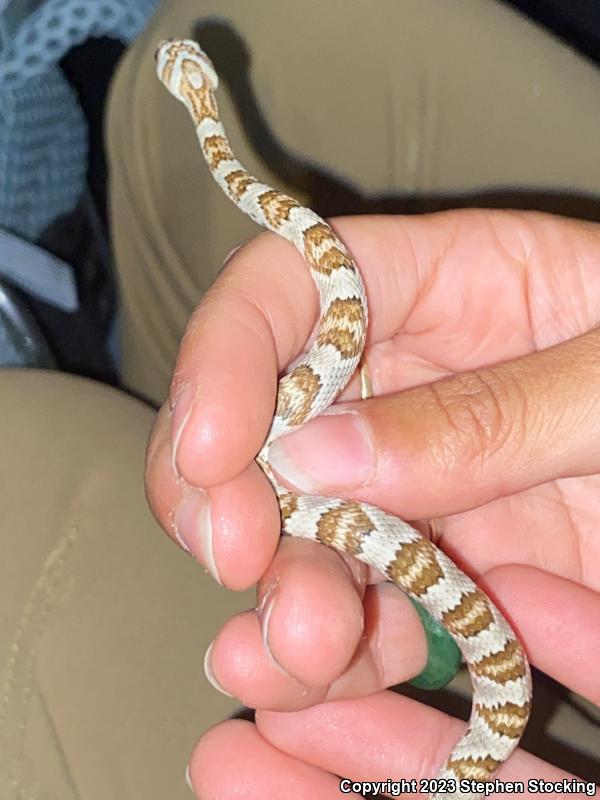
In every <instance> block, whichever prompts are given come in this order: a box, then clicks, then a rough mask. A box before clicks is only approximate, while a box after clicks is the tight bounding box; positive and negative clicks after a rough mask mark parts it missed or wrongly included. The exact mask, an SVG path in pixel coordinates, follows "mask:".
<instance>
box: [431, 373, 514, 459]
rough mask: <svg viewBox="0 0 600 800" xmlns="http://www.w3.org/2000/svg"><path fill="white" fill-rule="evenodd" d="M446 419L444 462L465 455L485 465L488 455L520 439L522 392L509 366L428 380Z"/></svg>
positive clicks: (501, 450) (443, 443)
mask: <svg viewBox="0 0 600 800" xmlns="http://www.w3.org/2000/svg"><path fill="white" fill-rule="evenodd" d="M431 390H432V392H433V395H434V400H435V402H436V404H437V405H438V407H439V409H440V411H441V413H442V414H443V416H444V418H445V421H446V423H447V424H446V430H447V432H448V433H447V435H446V436H442V437H441V438H442V450H443V453H442V455H443V457H444V461H445V463H447V464H449V465H451V464H452V463H455V462H457V461H458V460H460V461H463V462H464V461H465V460H466V462H467V463H469V464H470V465H471V466H473V467H477V466H478V467H480V468H483V467H484V466H485V464H486V463H487V462H488V461H489V460H490V459H492V458H495V457H497V456H498V455H500V454H502V453H503V452H507V451H508V450H511V451H512V450H513V449H518V448H519V447H520V446H521V445H522V431H523V430H524V424H523V421H524V418H525V415H526V397H525V393H524V391H523V389H522V387H521V385H520V383H519V381H518V380H517V378H516V377H515V376H513V375H511V373H510V372H506V373H504V374H501V373H500V372H498V371H494V370H491V369H481V370H476V371H473V372H468V373H464V374H462V375H459V376H456V377H455V378H452V379H451V380H449V381H447V382H441V383H439V384H437V385H436V384H432V385H431Z"/></svg>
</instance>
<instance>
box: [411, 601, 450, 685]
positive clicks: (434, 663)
mask: <svg viewBox="0 0 600 800" xmlns="http://www.w3.org/2000/svg"><path fill="white" fill-rule="evenodd" d="M409 600H410V601H411V603H412V604H413V606H414V607H415V608H416V610H417V613H418V614H419V617H420V618H421V624H422V625H423V630H424V631H425V636H426V637H427V664H426V665H425V669H424V670H423V672H421V674H420V675H417V677H416V678H413V679H412V680H411V681H409V683H410V685H411V686H416V687H417V689H442V688H443V687H444V686H446V685H447V684H448V683H450V681H451V680H452V678H453V677H454V676H455V675H456V673H457V672H458V670H459V668H460V664H461V661H462V657H461V654H460V650H459V649H458V645H457V644H456V642H455V641H454V639H453V638H452V637H451V636H450V634H449V633H448V631H447V630H446V629H445V628H443V627H442V626H441V625H440V623H439V622H438V621H437V620H435V619H434V618H433V617H432V616H431V614H430V613H429V612H428V611H425V609H424V608H423V606H422V605H420V604H419V603H417V602H416V600H413V599H412V597H410V598H409Z"/></svg>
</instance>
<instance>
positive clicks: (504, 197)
mask: <svg viewBox="0 0 600 800" xmlns="http://www.w3.org/2000/svg"><path fill="white" fill-rule="evenodd" d="M194 38H195V39H196V40H197V41H198V42H199V43H200V45H201V46H202V48H203V49H204V50H205V51H206V53H207V54H208V55H209V56H210V58H211V59H212V61H213V63H214V65H215V68H216V70H217V73H218V75H219V78H220V81H221V85H222V86H223V87H224V88H226V90H227V91H228V92H229V95H230V96H231V99H232V101H233V105H234V108H235V110H236V114H237V116H238V120H239V123H240V126H241V128H242V130H243V133H244V135H245V137H246V139H247V141H248V142H249V144H250V145H251V147H252V149H253V150H254V152H255V154H256V155H257V156H258V158H259V159H260V160H261V161H262V162H263V163H264V165H265V167H266V168H268V169H269V170H270V171H271V172H272V173H274V174H276V175H277V176H278V178H279V179H280V180H281V181H282V182H284V183H285V184H286V185H288V186H291V187H293V189H294V190H295V191H296V192H298V193H299V194H302V195H304V196H308V197H309V198H310V203H309V205H310V206H311V208H313V209H314V210H315V211H316V212H317V213H318V214H320V215H321V216H324V217H332V216H340V215H345V214H423V213H429V212H433V211H442V210H444V209H451V208H512V209H520V210H535V211H546V212H548V213H552V214H561V215H564V216H569V217H576V218H578V219H586V220H592V221H600V199H599V198H598V197H595V196H593V195H589V194H585V193H583V192H577V191H575V190H573V191H567V190H563V189H560V190H556V191H554V190H540V189H537V188H535V189H528V188H526V187H510V186H507V187H500V188H486V187H484V188H481V189H475V190H473V191H468V192H448V193H443V194H442V193H440V194H434V193H427V194H406V193H387V194H379V195H368V194H365V193H364V192H363V191H362V190H361V189H360V187H358V186H356V185H354V184H353V183H352V182H351V181H348V180H346V179H345V178H343V177H341V176H338V175H334V174H333V173H332V172H331V171H330V170H328V169H327V167H325V166H322V165H320V164H315V163H311V162H310V161H308V160H306V159H305V158H300V157H299V156H297V155H296V154H295V153H293V152H292V151H291V150H289V149H288V148H286V146H285V144H284V143H283V142H281V141H280V140H279V139H278V138H277V134H276V132H275V131H273V130H272V128H271V126H270V124H269V122H268V120H267V118H266V116H265V114H264V113H263V111H262V108H261V103H260V100H259V98H258V97H257V95H256V92H255V90H254V86H253V84H252V76H251V64H252V57H251V53H250V51H249V49H248V47H247V45H246V43H245V41H244V40H243V39H242V38H241V36H240V35H239V34H238V32H237V31H236V30H235V29H234V28H233V26H232V25H231V24H230V23H229V22H228V21H227V20H224V19H220V18H207V19H204V20H202V21H201V22H199V23H198V24H197V25H196V26H195V28H194ZM257 177H258V178H260V175H258V176H257Z"/></svg>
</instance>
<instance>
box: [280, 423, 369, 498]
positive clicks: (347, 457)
mask: <svg viewBox="0 0 600 800" xmlns="http://www.w3.org/2000/svg"><path fill="white" fill-rule="evenodd" d="M269 460H270V462H271V466H272V467H273V469H274V470H275V472H276V473H277V474H278V475H279V476H280V477H281V478H282V479H283V480H284V481H285V482H286V483H289V484H291V485H292V486H295V487H296V488H297V489H300V490H302V491H304V492H315V491H319V490H322V489H324V488H327V489H329V488H334V487H344V488H352V487H354V486H361V485H362V484H364V483H366V482H367V481H368V480H369V478H370V477H371V476H372V474H373V472H374V470H375V450H374V448H373V443H372V440H371V436H370V432H369V430H368V428H367V425H366V424H365V422H364V421H363V419H362V417H361V416H360V415H359V414H357V413H356V412H354V411H350V412H348V411H342V412H340V411H337V410H336V411H335V412H329V413H327V414H323V415H322V416H320V417H317V418H316V419H314V420H312V421H311V422H309V423H307V424H306V425H305V426H304V427H303V428H302V429H300V430H298V431H294V433H290V434H288V435H287V436H284V437H282V438H281V439H278V440H277V441H276V442H274V443H273V444H272V445H271V450H270V453H269Z"/></svg>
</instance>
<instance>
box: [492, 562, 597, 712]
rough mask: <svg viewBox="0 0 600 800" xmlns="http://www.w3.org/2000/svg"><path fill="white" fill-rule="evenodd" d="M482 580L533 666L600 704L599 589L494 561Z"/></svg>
mask: <svg viewBox="0 0 600 800" xmlns="http://www.w3.org/2000/svg"><path fill="white" fill-rule="evenodd" d="M481 583H482V585H483V586H484V587H485V588H486V589H489V590H490V591H491V593H492V594H493V595H494V596H495V597H498V598H501V600H502V605H503V607H504V610H505V611H506V613H507V614H508V616H509V618H510V619H512V620H513V621H514V622H515V624H516V626H517V628H518V631H519V635H520V637H521V639H522V640H523V641H524V642H526V645H527V652H528V654H529V656H530V658H531V660H532V662H533V663H534V664H535V666H536V667H538V669H541V670H542V672H545V673H546V674H547V675H550V677H552V678H554V679H555V680H557V681H559V683H562V684H563V685H564V686H567V687H568V688H569V689H572V690H573V691H575V692H578V693H579V694H580V695H582V696H583V697H586V698H587V699H588V700H590V701H591V702H592V703H595V704H596V705H600V673H599V672H598V669H597V663H596V653H598V652H600V594H598V592H594V591H592V590H591V589H587V588H585V587H584V586H580V585H579V584H577V583H574V582H573V581H570V580H566V579H564V578H560V577H557V576H556V575H549V574H548V573H546V572H543V571H542V570H538V569H533V568H532V567H525V566H504V567H496V568H495V569H493V570H490V572H488V573H487V574H486V575H485V576H484V577H483V578H482V581H481ZM540 623H541V624H540Z"/></svg>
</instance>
